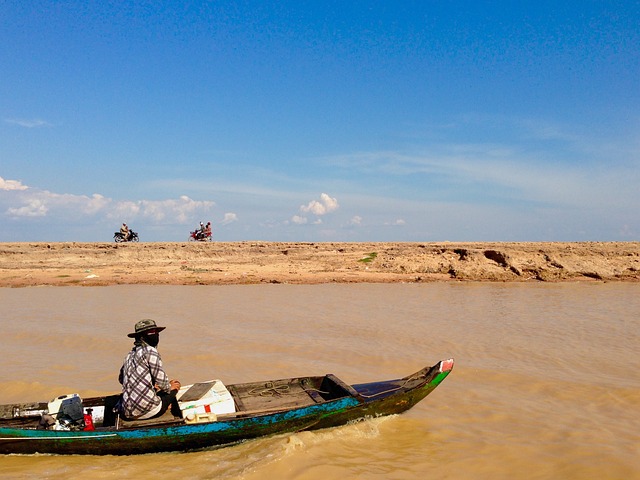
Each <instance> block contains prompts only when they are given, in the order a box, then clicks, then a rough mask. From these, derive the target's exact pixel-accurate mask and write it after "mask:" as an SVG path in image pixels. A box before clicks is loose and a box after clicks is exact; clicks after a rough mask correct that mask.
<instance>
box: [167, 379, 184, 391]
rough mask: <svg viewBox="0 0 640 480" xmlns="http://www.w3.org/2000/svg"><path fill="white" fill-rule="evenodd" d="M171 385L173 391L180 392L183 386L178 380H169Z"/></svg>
mask: <svg viewBox="0 0 640 480" xmlns="http://www.w3.org/2000/svg"><path fill="white" fill-rule="evenodd" d="M169 385H170V386H171V390H180V387H181V386H182V385H181V383H180V382H179V381H178V380H169Z"/></svg>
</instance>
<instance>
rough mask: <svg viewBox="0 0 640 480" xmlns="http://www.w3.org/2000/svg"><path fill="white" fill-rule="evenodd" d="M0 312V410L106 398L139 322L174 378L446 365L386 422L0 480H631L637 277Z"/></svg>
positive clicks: (104, 293) (340, 288) (216, 291)
mask: <svg viewBox="0 0 640 480" xmlns="http://www.w3.org/2000/svg"><path fill="white" fill-rule="evenodd" d="M0 308H1V312H2V314H1V317H0V324H1V328H2V337H1V340H0V345H1V346H2V355H1V356H0V372H2V374H1V375H2V376H1V381H2V389H0V403H11V402H21V401H47V400H50V399H51V398H54V397H55V396H57V395H61V394H66V393H79V394H80V395H81V396H92V395H99V394H104V393H113V392H116V391H118V390H119V385H118V383H117V373H118V370H119V368H120V365H121V362H122V360H123V358H124V356H125V355H126V353H127V351H128V350H129V349H130V347H131V340H130V339H129V338H127V336H126V334H127V333H129V332H131V331H132V329H133V325H134V324H135V322H136V321H137V320H139V319H141V318H147V317H150V318H154V319H156V320H157V321H158V323H159V324H160V325H165V326H167V329H166V330H165V331H164V332H163V333H162V335H161V337H162V338H161V342H160V345H159V350H160V352H161V354H162V357H163V360H164V363H165V367H166V370H167V372H168V374H169V375H170V376H171V377H175V378H178V379H179V380H181V381H182V383H183V384H187V383H193V382H197V381H202V380H208V379H212V378H219V379H221V380H223V381H224V382H225V383H237V382H244V381H258V380H268V379H276V378H283V377H290V376H297V375H301V376H303V375H322V374H325V373H334V374H336V375H337V376H338V377H340V378H342V379H343V380H344V381H346V382H347V383H363V382H367V381H374V380H381V379H387V378H397V377H400V376H404V375H408V374H410V373H413V372H414V371H417V370H419V369H420V368H422V367H423V366H426V365H432V364H435V363H436V362H437V361H438V360H441V359H445V358H448V357H455V359H456V365H455V367H454V369H453V372H452V373H451V374H450V375H449V377H448V378H447V379H446V380H445V381H444V382H443V383H442V384H441V385H440V386H439V387H438V388H437V389H436V390H435V391H434V392H433V393H432V394H431V395H430V396H428V397H427V398H426V399H425V400H423V401H422V402H421V403H419V404H418V405H417V406H416V407H414V408H413V409H412V410H410V411H409V412H406V413H405V414H403V415H399V416H392V417H387V418H384V419H374V420H368V421H365V422H360V423H357V424H355V425H349V426H345V427H340V428H335V429H329V430H323V431H318V432H303V433H298V434H293V435H286V436H278V437H272V438H266V439H260V440H256V441H251V442H247V443H244V444H240V445H237V446H233V447H229V448H224V449H220V450H212V451H201V452H195V453H171V454H154V455H142V456H131V457H98V456H89V457H83V456H67V457H64V456H52V455H33V456H4V457H0V477H2V478H14V477H16V478H17V477H20V478H34V479H36V478H37V479H40V478H59V479H68V478H80V477H86V476H89V478H93V479H103V478H104V479H111V478H144V477H146V476H153V477H158V476H173V477H174V478H190V479H246V480H253V479H263V478H271V479H305V480H306V479H310V480H314V479H322V480H326V479H328V478H344V479H416V478H434V479H435V478H437V479H460V478H473V479H559V478H562V479H592V478H598V479H640V354H639V353H638V345H640V322H639V317H638V312H640V285H637V284H628V283H623V284H612V283H595V282H594V283H571V284H551V285H549V284H484V283H483V284H480V283H469V284H458V283H436V284H382V285H381V284H373V285H371V284H354V285H336V284H330V285H311V286H304V285H251V286H113V287H31V288H21V289H8V288H0Z"/></svg>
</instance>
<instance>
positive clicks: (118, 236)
mask: <svg viewBox="0 0 640 480" xmlns="http://www.w3.org/2000/svg"><path fill="white" fill-rule="evenodd" d="M113 241H114V242H116V243H122V242H139V241H140V239H139V238H138V234H137V233H136V232H134V231H133V230H129V237H128V238H124V234H123V233H122V232H115V233H114V234H113Z"/></svg>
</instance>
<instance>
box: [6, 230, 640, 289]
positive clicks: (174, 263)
mask: <svg viewBox="0 0 640 480" xmlns="http://www.w3.org/2000/svg"><path fill="white" fill-rule="evenodd" d="M584 280H591V281H593V280H600V281H640V242H628V243H627V242H624V243H600V242H593V243H592V242H588V243H533V242H531V243H454V242H443V243H393V242H389V243H386V242H381V243H333V242H327V243H296V242H259V241H254V242H250V241H247V242H212V243H200V242H195V243H193V242H189V243H165V242H157V243H125V244H115V243H76V242H73V243H26V242H25V243H0V286H1V287H24V286H34V285H114V284H169V285H193V284H204V285H206V284H211V285H213V284H251V283H295V284H315V283H328V282H335V283H356V282H387V283H391V282H433V281H499V282H523V281H546V282H560V281H584Z"/></svg>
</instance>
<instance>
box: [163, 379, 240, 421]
mask: <svg viewBox="0 0 640 480" xmlns="http://www.w3.org/2000/svg"><path fill="white" fill-rule="evenodd" d="M203 383H207V384H210V385H211V386H210V388H209V389H208V390H207V391H206V392H205V393H203V394H202V396H201V397H200V398H199V399H197V400H191V401H187V402H183V401H180V398H182V397H183V396H184V394H185V393H187V391H188V390H189V389H190V388H191V387H192V386H193V385H186V386H184V387H182V388H180V391H179V392H178V394H177V395H176V398H177V399H178V403H179V404H180V409H181V410H182V417H183V418H185V419H186V420H187V422H188V423H203V422H213V421H215V420H216V415H223V414H225V413H233V412H235V411H236V405H235V403H234V401H233V397H232V396H231V393H229V390H227V387H225V386H224V384H223V383H222V382H221V381H220V380H211V381H209V382H203Z"/></svg>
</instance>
